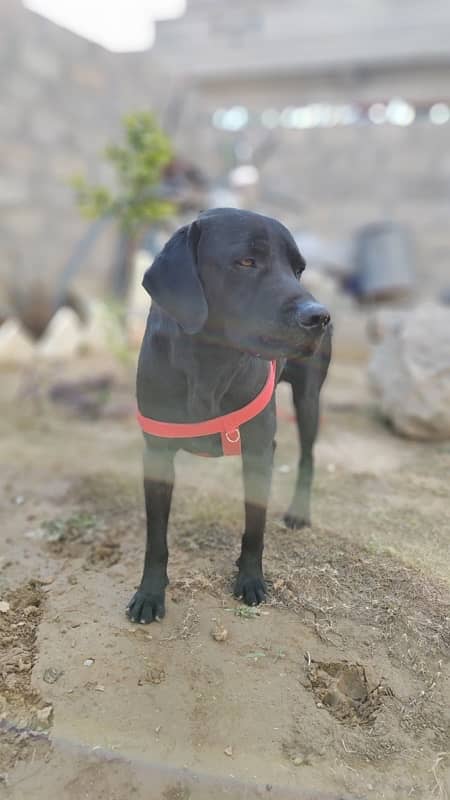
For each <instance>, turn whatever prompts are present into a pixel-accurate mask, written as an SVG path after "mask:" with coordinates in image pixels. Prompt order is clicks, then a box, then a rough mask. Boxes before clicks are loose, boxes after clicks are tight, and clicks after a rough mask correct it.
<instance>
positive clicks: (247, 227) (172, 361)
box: [128, 208, 331, 623]
mask: <svg viewBox="0 0 450 800" xmlns="http://www.w3.org/2000/svg"><path fill="white" fill-rule="evenodd" d="M304 268H305V262H304V260H303V258H302V256H301V254H300V253H299V251H298V248H297V246H296V244H295V241H294V239H293V238H292V236H291V234H290V233H289V231H288V230H287V229H286V228H285V227H284V226H283V225H282V224H281V223H280V222H277V221H276V220H274V219H271V218H270V217H265V216H262V215H260V214H254V213H251V212H248V211H240V210H235V209H229V208H223V209H220V208H219V209H214V210H211V211H208V212H205V213H203V214H201V215H200V216H199V218H198V219H197V220H196V221H194V222H193V223H192V224H191V225H189V226H186V227H183V228H181V229H180V230H178V231H177V232H176V233H175V235H174V236H173V237H172V238H171V239H170V240H169V241H168V242H167V244H166V245H165V247H164V248H163V250H162V251H161V253H160V254H159V256H158V257H157V258H156V259H155V261H154V263H153V264H152V266H151V267H150V268H149V269H148V270H147V272H146V273H145V275H144V280H143V286H144V288H145V289H146V290H147V291H148V292H149V294H150V295H151V296H152V299H153V303H152V306H151V310H150V314H149V317H148V322H147V328H146V332H145V335H144V340H143V343H142V348H141V353H140V358H139V366H138V372H137V398H138V405H139V408H140V411H141V413H142V414H144V416H147V417H151V418H153V419H156V420H162V421H166V422H201V421H203V420H207V419H209V418H212V417H216V416H220V415H222V414H226V413H228V412H230V411H234V410H236V409H238V408H241V407H242V406H243V405H245V404H246V403H248V402H249V401H250V400H252V399H253V398H254V397H255V396H256V395H257V394H258V393H259V392H260V390H261V389H262V387H263V385H264V384H265V382H266V379H267V375H268V361H269V360H272V359H276V361H277V380H280V379H281V380H286V381H288V382H289V383H290V384H291V386H292V392H293V399H294V405H295V410H296V414H297V422H298V428H299V434H300V441H301V458H300V462H299V469H298V476H297V482H296V487H295V493H294V497H293V500H292V503H291V506H290V509H289V511H288V512H287V514H286V516H285V522H286V524H287V525H288V526H289V527H291V528H299V527H302V526H305V525H309V524H310V492H311V482H312V477H313V445H314V440H315V438H316V434H317V426H318V416H319V394H320V389H321V386H322V384H323V381H324V379H325V376H326V374H327V370H328V365H329V361H330V355H331V326H330V325H329V319H330V318H329V314H328V312H327V310H326V309H325V308H324V307H323V306H321V305H319V303H317V302H316V301H315V300H314V298H313V297H312V296H311V295H310V294H309V293H308V292H306V291H305V290H304V289H303V287H302V285H301V282H299V279H300V277H301V273H302V272H303V270H304ZM275 429H276V409H275V396H274V397H273V398H272V401H271V402H270V404H269V405H268V406H267V407H266V408H265V410H264V411H262V412H261V413H260V414H259V415H258V416H257V417H255V418H254V419H253V420H251V421H250V422H247V423H246V424H245V425H243V426H242V427H241V440H242V462H243V476H244V492H245V531H244V535H243V538H242V549H241V554H240V557H239V559H238V562H237V565H238V575H237V578H236V583H235V590H234V591H235V594H236V596H238V597H242V598H243V600H244V601H245V602H246V603H248V604H249V605H253V604H255V603H260V602H261V601H263V600H264V598H265V592H266V587H265V584H264V577H263V570H262V553H263V537H264V527H265V521H266V507H267V500H268V495H269V488H270V482H271V474H272V460H273V452H274V448H275V441H274V437H275ZM180 449H183V450H188V451H189V452H191V453H205V452H207V453H209V455H212V456H219V455H221V454H222V447H221V442H220V436H219V435H218V434H216V435H213V436H208V437H201V438H197V439H160V438H157V437H154V436H149V435H147V434H145V453H144V488H145V505H146V512H147V547H146V553H145V562H144V573H143V576H142V581H141V584H140V588H139V589H138V591H137V592H136V594H135V595H134V597H133V598H132V600H131V602H130V604H129V606H128V615H129V617H130V619H131V620H133V621H134V622H143V623H145V622H152V620H154V619H161V618H162V617H163V616H164V613H165V606H164V595H165V587H166V585H167V583H168V578H167V561H168V548H167V523H168V519H169V512H170V505H171V498H172V490H173V484H174V457H175V454H176V452H177V450H180Z"/></svg>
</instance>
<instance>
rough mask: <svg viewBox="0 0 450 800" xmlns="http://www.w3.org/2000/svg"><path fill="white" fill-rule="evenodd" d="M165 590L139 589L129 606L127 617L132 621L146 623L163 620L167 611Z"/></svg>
mask: <svg viewBox="0 0 450 800" xmlns="http://www.w3.org/2000/svg"><path fill="white" fill-rule="evenodd" d="M164 595H165V592H164V590H162V591H161V592H147V591H145V590H144V589H138V591H137V592H136V594H135V595H134V597H132V599H131V600H130V602H129V604H128V606H127V617H128V619H130V620H131V622H140V623H141V624H142V625H146V624H148V623H149V622H153V621H158V622H159V620H162V618H163V617H164V615H165V613H166V608H165V602H164V599H165V598H164Z"/></svg>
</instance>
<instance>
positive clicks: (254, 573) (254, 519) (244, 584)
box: [234, 445, 273, 606]
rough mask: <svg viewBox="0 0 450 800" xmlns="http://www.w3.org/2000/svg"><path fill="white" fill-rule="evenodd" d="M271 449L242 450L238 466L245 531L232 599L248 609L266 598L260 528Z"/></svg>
mask: <svg viewBox="0 0 450 800" xmlns="http://www.w3.org/2000/svg"><path fill="white" fill-rule="evenodd" d="M272 463H273V446H272V445H270V447H269V448H267V450H265V451H264V452H262V453H252V452H249V451H248V450H246V449H245V448H244V451H243V453H242V466H243V476H244V493H245V531H244V535H243V537H242V547H241V555H240V556H239V558H238V561H237V566H238V567H239V573H238V576H237V579H236V584H235V587H234V594H235V596H236V597H242V598H243V600H244V602H245V603H247V605H249V606H253V605H258V604H259V603H261V602H263V600H265V597H266V585H265V583H264V575H263V568H262V555H263V549H264V528H265V525H266V511H267V502H268V499H269V491H270V483H271V478H272Z"/></svg>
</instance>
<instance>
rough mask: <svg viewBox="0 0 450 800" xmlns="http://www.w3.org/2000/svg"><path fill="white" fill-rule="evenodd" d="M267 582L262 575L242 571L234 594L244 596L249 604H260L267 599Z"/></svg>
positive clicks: (237, 579)
mask: <svg viewBox="0 0 450 800" xmlns="http://www.w3.org/2000/svg"><path fill="white" fill-rule="evenodd" d="M266 591H267V590H266V584H265V583H264V578H263V576H262V575H248V574H246V573H245V572H240V573H239V575H238V576H237V578H236V583H235V585H234V596H235V597H237V598H242V599H243V601H244V603H245V604H246V605H248V606H259V604H260V603H264V600H265V599H266Z"/></svg>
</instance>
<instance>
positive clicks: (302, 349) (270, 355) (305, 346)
mask: <svg viewBox="0 0 450 800" xmlns="http://www.w3.org/2000/svg"><path fill="white" fill-rule="evenodd" d="M321 340H322V336H314V337H308V338H307V339H304V340H303V341H301V342H298V341H292V340H290V341H289V340H286V339H284V338H282V337H281V336H255V337H254V339H253V341H252V342H251V345H250V349H251V352H252V353H253V354H254V355H257V356H260V357H261V358H266V359H268V360H272V359H276V358H310V357H311V356H313V355H314V353H315V352H316V351H317V348H318V347H319V344H320V342H321Z"/></svg>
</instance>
